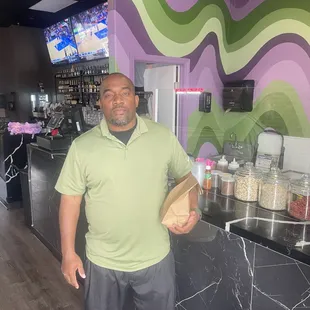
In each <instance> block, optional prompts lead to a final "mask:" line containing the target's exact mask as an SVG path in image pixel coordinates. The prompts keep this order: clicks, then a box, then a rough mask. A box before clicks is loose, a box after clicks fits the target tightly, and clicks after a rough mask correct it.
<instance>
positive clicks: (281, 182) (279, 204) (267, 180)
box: [259, 168, 289, 211]
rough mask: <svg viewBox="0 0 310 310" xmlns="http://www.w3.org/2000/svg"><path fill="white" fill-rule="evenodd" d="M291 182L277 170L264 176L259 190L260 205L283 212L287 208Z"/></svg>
mask: <svg viewBox="0 0 310 310" xmlns="http://www.w3.org/2000/svg"><path fill="white" fill-rule="evenodd" d="M288 189H289V180H288V178H287V177H285V176H284V175H283V174H282V173H281V171H280V170H279V169H277V168H271V170H270V172H269V173H267V174H266V175H264V177H263V179H262V182H261V184H260V190H259V205H260V206H261V207H263V208H265V209H268V210H272V211H283V210H286V207H287V197H288Z"/></svg>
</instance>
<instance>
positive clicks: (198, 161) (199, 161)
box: [196, 157, 205, 163]
mask: <svg viewBox="0 0 310 310" xmlns="http://www.w3.org/2000/svg"><path fill="white" fill-rule="evenodd" d="M204 161H205V159H204V158H201V157H198V158H196V162H197V163H204Z"/></svg>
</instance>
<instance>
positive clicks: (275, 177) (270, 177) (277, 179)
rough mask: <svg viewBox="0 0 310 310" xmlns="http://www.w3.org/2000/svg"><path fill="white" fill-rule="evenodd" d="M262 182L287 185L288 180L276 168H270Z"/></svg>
mask: <svg viewBox="0 0 310 310" xmlns="http://www.w3.org/2000/svg"><path fill="white" fill-rule="evenodd" d="M264 180H266V181H270V182H272V183H287V184H288V183H289V179H288V178H287V177H286V176H285V175H283V173H282V172H281V170H280V169H279V168H276V167H272V168H271V169H270V171H269V172H268V173H267V174H265V175H264Z"/></svg>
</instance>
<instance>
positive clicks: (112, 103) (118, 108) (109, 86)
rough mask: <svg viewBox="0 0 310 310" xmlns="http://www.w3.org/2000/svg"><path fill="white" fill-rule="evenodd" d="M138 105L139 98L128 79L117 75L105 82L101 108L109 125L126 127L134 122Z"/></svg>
mask: <svg viewBox="0 0 310 310" xmlns="http://www.w3.org/2000/svg"><path fill="white" fill-rule="evenodd" d="M138 104H139V97H138V96H135V93H134V89H133V86H132V84H131V83H130V81H129V80H128V79H127V78H126V77H123V76H118V75H115V76H110V77H108V78H106V79H105V80H104V82H103V89H102V91H101V99H100V106H101V109H102V111H103V113H104V116H105V119H106V120H107V122H108V123H109V124H111V125H112V126H116V127H124V126H127V125H128V124H130V123H131V122H133V120H134V119H135V117H136V108H137V106H138Z"/></svg>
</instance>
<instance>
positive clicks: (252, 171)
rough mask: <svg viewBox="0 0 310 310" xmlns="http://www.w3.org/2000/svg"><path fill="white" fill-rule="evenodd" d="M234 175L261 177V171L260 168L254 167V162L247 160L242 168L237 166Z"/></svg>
mask: <svg viewBox="0 0 310 310" xmlns="http://www.w3.org/2000/svg"><path fill="white" fill-rule="evenodd" d="M236 175H237V176H240V177H246V176H251V177H253V178H257V179H259V178H261V176H262V173H261V171H260V170H258V169H256V168H255V167H254V164H253V163H252V162H247V163H246V164H245V165H244V167H243V168H239V169H238V170H237V172H236Z"/></svg>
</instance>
